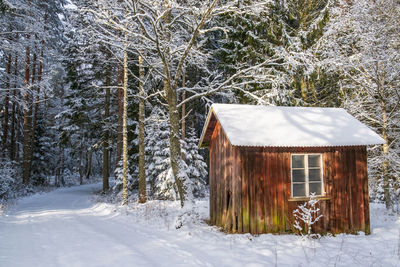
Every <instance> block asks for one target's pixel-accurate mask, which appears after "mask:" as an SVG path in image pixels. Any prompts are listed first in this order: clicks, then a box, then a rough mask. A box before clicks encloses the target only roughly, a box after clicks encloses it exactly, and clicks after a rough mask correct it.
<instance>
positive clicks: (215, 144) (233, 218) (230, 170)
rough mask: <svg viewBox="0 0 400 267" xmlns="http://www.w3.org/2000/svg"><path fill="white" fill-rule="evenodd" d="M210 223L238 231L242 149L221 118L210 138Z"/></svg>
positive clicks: (231, 230)
mask: <svg viewBox="0 0 400 267" xmlns="http://www.w3.org/2000/svg"><path fill="white" fill-rule="evenodd" d="M209 149H210V170H209V177H210V224H212V225H217V226H220V227H222V228H223V229H225V230H226V231H229V232H237V231H238V230H237V229H239V227H241V225H240V226H239V225H238V224H239V223H241V221H242V220H239V217H241V203H240V191H241V182H240V181H241V172H240V166H241V164H240V156H239V153H240V151H239V149H238V148H236V147H232V146H231V145H230V143H229V140H228V139H227V137H226V136H225V134H224V132H223V130H222V128H221V125H220V124H219V122H217V123H216V126H215V128H214V131H213V133H212V137H211V142H210V147H209Z"/></svg>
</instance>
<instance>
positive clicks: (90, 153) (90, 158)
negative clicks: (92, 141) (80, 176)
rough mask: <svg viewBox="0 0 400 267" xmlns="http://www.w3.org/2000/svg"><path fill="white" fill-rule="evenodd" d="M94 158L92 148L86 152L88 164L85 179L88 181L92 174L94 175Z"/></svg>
mask: <svg viewBox="0 0 400 267" xmlns="http://www.w3.org/2000/svg"><path fill="white" fill-rule="evenodd" d="M92 158H93V151H92V149H91V148H89V149H88V150H86V164H85V177H86V179H87V180H89V178H90V174H91V173H92Z"/></svg>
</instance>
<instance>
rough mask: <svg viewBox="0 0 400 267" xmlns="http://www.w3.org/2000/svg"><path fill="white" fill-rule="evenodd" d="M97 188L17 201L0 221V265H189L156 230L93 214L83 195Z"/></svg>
mask: <svg viewBox="0 0 400 267" xmlns="http://www.w3.org/2000/svg"><path fill="white" fill-rule="evenodd" d="M98 187H100V186H99V185H84V186H79V187H71V188H65V189H59V190H56V191H53V192H51V193H46V194H41V195H35V196H32V197H28V198H25V199H22V200H21V201H20V202H19V203H18V205H17V206H15V207H14V208H12V209H11V210H10V211H9V212H8V214H7V215H5V216H2V217H1V219H0V266H112V265H115V266H160V265H186V264H188V263H189V262H187V258H190V257H188V256H190V255H188V254H189V253H184V251H181V253H179V248H177V247H175V246H173V245H172V244H170V243H169V242H168V241H167V240H166V239H164V238H163V237H162V235H161V236H160V234H161V233H160V232H158V231H157V230H156V229H149V228H143V226H142V225H140V226H138V225H134V224H130V223H129V222H128V221H127V220H124V219H128V218H127V217H126V216H115V214H114V216H113V214H111V215H110V214H107V212H106V213H104V212H101V211H99V210H97V209H96V207H95V206H94V204H93V202H91V201H89V196H90V195H91V193H92V191H93V190H94V189H98ZM185 263H186V264H185ZM191 263H192V264H193V263H194V264H196V263H197V264H199V265H202V264H203V263H204V264H206V262H201V260H200V261H199V260H195V261H192V262H191ZM189 264H190V263H189Z"/></svg>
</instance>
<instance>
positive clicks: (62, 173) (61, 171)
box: [60, 145, 65, 186]
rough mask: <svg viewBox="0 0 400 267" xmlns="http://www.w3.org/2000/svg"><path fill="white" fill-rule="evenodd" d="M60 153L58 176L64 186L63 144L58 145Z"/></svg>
mask: <svg viewBox="0 0 400 267" xmlns="http://www.w3.org/2000/svg"><path fill="white" fill-rule="evenodd" d="M60 150H61V151H60V154H61V166H60V178H61V184H62V185H63V186H65V179H64V162H65V160H64V159H65V157H64V146H63V145H61V146H60Z"/></svg>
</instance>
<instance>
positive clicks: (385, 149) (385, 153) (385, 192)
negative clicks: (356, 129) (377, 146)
mask: <svg viewBox="0 0 400 267" xmlns="http://www.w3.org/2000/svg"><path fill="white" fill-rule="evenodd" d="M380 102H381V109H382V137H383V139H384V140H385V143H384V144H383V146H382V150H383V156H384V160H383V163H382V176H383V195H384V197H385V204H386V208H387V209H389V208H390V204H391V203H390V191H389V189H390V188H389V144H390V143H389V136H388V116H387V112H386V105H385V101H384V100H383V99H381V101H380Z"/></svg>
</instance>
